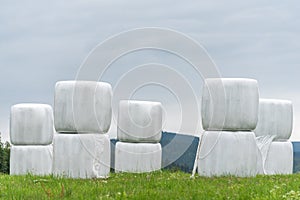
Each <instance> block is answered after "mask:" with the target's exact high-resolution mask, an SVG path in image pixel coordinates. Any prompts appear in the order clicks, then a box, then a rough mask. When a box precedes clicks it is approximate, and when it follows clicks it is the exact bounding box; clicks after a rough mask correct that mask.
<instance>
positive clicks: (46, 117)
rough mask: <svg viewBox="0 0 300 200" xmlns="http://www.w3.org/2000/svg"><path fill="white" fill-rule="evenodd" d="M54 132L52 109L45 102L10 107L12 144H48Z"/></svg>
mask: <svg viewBox="0 0 300 200" xmlns="http://www.w3.org/2000/svg"><path fill="white" fill-rule="evenodd" d="M53 134H54V124H53V110H52V107H51V106H50V105H46V104H33V103H32V104H29V103H26V104H17V105H14V106H12V107H11V114H10V140H11V143H12V144H14V145H48V144H51V143H52V140H53Z"/></svg>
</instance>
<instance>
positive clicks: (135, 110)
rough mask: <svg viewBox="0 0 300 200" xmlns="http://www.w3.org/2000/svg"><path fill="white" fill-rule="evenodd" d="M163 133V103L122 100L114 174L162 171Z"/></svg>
mask: <svg viewBox="0 0 300 200" xmlns="http://www.w3.org/2000/svg"><path fill="white" fill-rule="evenodd" d="M161 134H162V106H161V103H159V102H147V101H132V100H122V101H120V104H119V116H118V134H117V137H118V140H119V142H117V144H116V150H115V171H116V172H133V173H141V172H151V171H155V170H159V169H161V160H162V149H161V144H160V143H159V142H160V139H161Z"/></svg>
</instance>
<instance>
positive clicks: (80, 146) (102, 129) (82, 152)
mask: <svg viewBox="0 0 300 200" xmlns="http://www.w3.org/2000/svg"><path fill="white" fill-rule="evenodd" d="M111 98H112V89H111V86H110V84H108V83H103V82H92V81H61V82H58V83H57V84H56V86H55V101H54V103H55V105H54V123H55V129H56V131H57V132H58V133H57V134H55V135H54V141H53V147H54V162H53V173H54V175H58V176H66V177H71V178H105V177H107V176H109V172H110V140H109V136H108V134H107V132H108V130H109V128H110V124H111V115H112V111H111Z"/></svg>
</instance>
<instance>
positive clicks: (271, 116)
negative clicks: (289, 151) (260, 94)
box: [254, 99, 293, 140]
mask: <svg viewBox="0 0 300 200" xmlns="http://www.w3.org/2000/svg"><path fill="white" fill-rule="evenodd" d="M292 129H293V105H292V102H291V101H286V100H275V99H260V101H259V115H258V123H257V127H256V129H255V130H254V132H255V134H256V136H265V135H272V136H275V140H288V139H289V138H290V136H291V134H292Z"/></svg>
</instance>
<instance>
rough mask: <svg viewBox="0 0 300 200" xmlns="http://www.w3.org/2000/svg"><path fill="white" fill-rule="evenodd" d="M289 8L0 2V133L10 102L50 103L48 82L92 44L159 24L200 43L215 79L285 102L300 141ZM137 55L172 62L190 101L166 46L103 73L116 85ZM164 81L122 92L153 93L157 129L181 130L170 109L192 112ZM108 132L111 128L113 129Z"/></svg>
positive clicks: (278, 4)
mask: <svg viewBox="0 0 300 200" xmlns="http://www.w3.org/2000/svg"><path fill="white" fill-rule="evenodd" d="M299 9H300V2H299V1H296V0H295V1H261V0H259V1H258V0H254V1H238V0H229V1H226V3H225V1H221V0H220V1H194V2H186V1H174V0H170V1H159V0H152V1H136V0H133V1H121V0H119V1H96V0H73V1H58V0H57V1H56V0H55V1H54V0H52V1H34V0H29V1H15V0H9V1H1V6H0V67H1V73H0V78H1V79H0V83H1V84H0V91H1V95H0V131H1V133H2V139H4V140H7V139H9V134H8V133H9V112H10V107H11V105H13V104H16V103H22V102H40V103H48V104H51V105H53V94H54V85H55V83H56V82H57V81H59V80H72V79H75V78H76V74H77V72H78V70H79V67H80V65H81V64H82V62H83V61H84V59H85V58H86V57H87V56H88V54H89V52H90V51H91V50H92V49H93V48H94V47H95V46H96V45H97V44H99V43H100V42H102V41H104V40H105V39H107V38H108V37H110V36H112V35H114V34H118V33H119V32H122V31H126V30H130V29H134V28H141V27H163V28H168V29H173V30H176V31H179V32H181V33H184V34H186V35H188V36H189V37H192V38H193V39H194V40H196V41H197V42H198V43H200V44H201V45H203V47H205V49H206V50H207V52H208V53H209V55H210V56H211V58H212V59H213V61H214V62H215V64H216V66H217V67H218V69H219V71H220V74H221V76H222V77H249V78H254V79H257V80H258V81H259V86H260V95H261V97H263V98H280V99H289V100H292V101H293V103H294V118H295V119H294V132H293V134H292V140H300V92H299V91H300V89H299V88H300V86H299V85H300V79H299V77H298V76H299V72H300V68H299V67H300V13H299ZM145 63H161V64H163V65H167V66H171V68H172V67H173V68H174V70H176V71H177V72H179V74H180V75H182V76H183V77H185V80H186V79H187V80H189V82H190V85H191V87H192V88H193V89H194V90H196V100H197V101H198V100H199V99H200V96H201V86H202V81H203V80H201V77H200V78H199V77H196V76H195V74H194V73H193V70H192V69H191V66H188V65H187V64H186V63H184V62H182V60H180V59H179V58H178V57H176V56H174V55H170V54H168V53H166V52H157V51H154V50H144V51H143V52H135V53H132V54H130V55H128V56H124V58H121V59H120V60H118V61H117V62H115V63H114V64H113V65H112V66H111V68H110V70H109V71H108V72H107V73H106V76H105V77H104V78H103V80H105V81H108V82H110V83H111V84H112V85H113V87H116V86H117V83H118V81H119V80H120V79H121V78H124V80H125V79H126V76H124V74H128V71H130V70H131V69H132V68H134V67H135V66H139V65H143V64H145ZM169 71H172V70H171V69H169ZM128 77H130V75H128V76H127V79H129V78H128ZM132 77H134V76H133V75H132ZM170 77H171V78H167V77H165V78H166V79H168V80H169V83H172V81H174V80H172V78H176V76H175V75H174V76H173V75H172V76H170ZM122 80H123V79H122ZM130 80H131V81H132V78H131V79H129V82H130ZM175 80H177V79H175ZM178 82H180V77H179V78H178ZM125 85H126V84H125ZM128 85H130V83H129V84H128ZM173 85H174V84H173ZM164 86H166V87H161V86H159V85H152V86H151V85H150V86H147V85H145V86H144V87H142V89H138V90H136V92H133V93H132V97H133V98H136V99H150V100H159V101H162V102H163V104H164V106H165V112H166V117H165V118H166V120H165V127H164V129H165V130H167V131H176V130H180V131H181V132H183V133H189V134H191V132H193V130H191V129H189V127H188V123H187V125H186V126H185V127H182V128H178V124H180V122H181V121H183V120H186V121H193V120H194V119H192V118H191V117H190V119H181V117H180V116H181V110H182V109H183V108H184V109H185V110H187V112H189V109H190V111H193V107H192V106H187V105H191V103H190V99H189V98H186V99H184V98H181V99H180V101H181V102H180V103H181V107H180V106H179V104H177V103H176V102H177V100H178V99H177V100H176V95H178V94H175V93H176V92H175V93H172V91H171V90H170V88H168V86H167V84H166V85H164ZM174 94H175V95H174ZM180 95H181V96H185V94H184V93H182V94H180ZM194 122H195V120H194ZM110 134H111V135H112V136H114V135H115V127H112V129H111V131H110Z"/></svg>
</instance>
